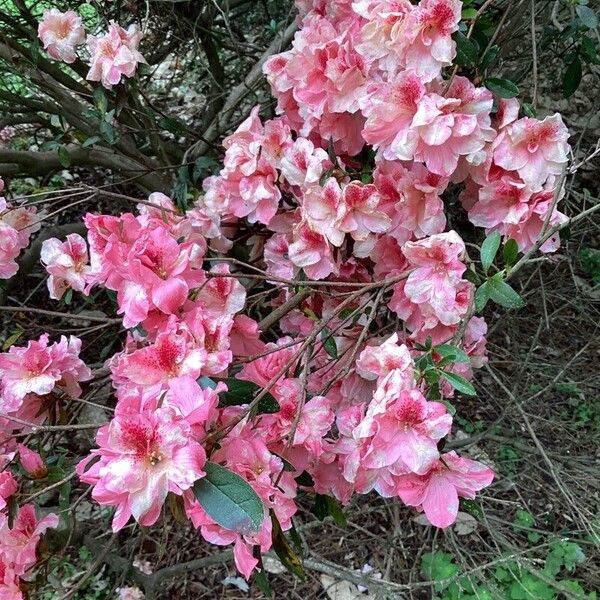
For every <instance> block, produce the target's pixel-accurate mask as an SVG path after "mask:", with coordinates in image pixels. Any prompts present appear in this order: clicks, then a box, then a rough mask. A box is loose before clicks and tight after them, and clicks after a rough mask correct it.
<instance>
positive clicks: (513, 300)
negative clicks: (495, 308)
mask: <svg viewBox="0 0 600 600" xmlns="http://www.w3.org/2000/svg"><path fill="white" fill-rule="evenodd" d="M487 283H488V287H489V296H490V298H491V299H492V300H493V301H494V302H495V303H496V304H499V305H500V306H503V307H504V308H521V307H523V306H525V302H524V301H523V298H521V296H519V294H517V292H515V290H513V289H512V288H511V287H510V285H508V283H506V281H503V280H502V277H501V276H500V273H497V274H496V275H494V276H493V277H492V278H491V279H489V280H488V282H487Z"/></svg>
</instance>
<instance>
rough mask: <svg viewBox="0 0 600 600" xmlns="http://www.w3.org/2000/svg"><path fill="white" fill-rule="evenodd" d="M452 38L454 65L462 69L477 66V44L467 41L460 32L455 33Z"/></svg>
mask: <svg viewBox="0 0 600 600" xmlns="http://www.w3.org/2000/svg"><path fill="white" fill-rule="evenodd" d="M453 37H454V41H455V42H456V64H458V65H461V66H463V67H474V66H475V65H476V64H477V56H478V53H479V47H478V45H477V42H475V41H473V40H471V39H469V38H468V37H467V36H466V35H464V34H463V33H461V32H460V31H457V32H456V33H455V34H454V36H453Z"/></svg>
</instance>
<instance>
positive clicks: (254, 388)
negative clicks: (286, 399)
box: [217, 377, 279, 413]
mask: <svg viewBox="0 0 600 600" xmlns="http://www.w3.org/2000/svg"><path fill="white" fill-rule="evenodd" d="M217 381H224V382H225V383H226V384H227V391H226V392H221V394H220V395H219V396H220V399H221V402H220V405H221V406H239V405H240V404H250V402H252V399H253V398H254V396H256V395H257V394H258V393H259V392H260V390H261V388H260V387H259V386H258V385H256V383H253V382H252V381H244V380H242V379H235V378H234V377H227V378H225V379H217ZM278 411H279V404H278V403H277V400H275V398H274V397H273V395H272V394H270V393H269V392H267V393H266V394H265V395H264V396H263V397H262V398H261V399H260V400H259V401H258V412H259V413H276V412H278Z"/></svg>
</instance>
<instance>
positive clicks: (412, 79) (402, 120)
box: [361, 71, 425, 160]
mask: <svg viewBox="0 0 600 600" xmlns="http://www.w3.org/2000/svg"><path fill="white" fill-rule="evenodd" d="M368 92H369V94H368V95H367V96H366V97H365V99H364V105H363V106H362V107H361V108H362V112H363V114H364V115H365V116H366V117H367V121H366V123H365V127H364V129H363V132H362V134H363V137H364V139H365V140H366V141H367V142H368V143H369V144H372V145H373V148H375V149H378V148H381V154H382V156H383V158H385V159H387V160H396V159H399V160H412V158H413V156H414V151H415V147H416V144H417V135H416V132H415V130H414V129H413V128H412V127H411V125H412V122H413V119H414V117H415V115H416V113H417V110H418V109H419V106H420V104H421V101H422V99H423V97H424V95H425V86H424V85H423V82H422V81H421V79H420V78H419V77H418V76H417V75H415V74H414V73H411V72H410V71H404V72H402V73H400V74H399V75H398V76H397V77H396V78H394V79H393V80H391V81H387V82H382V83H376V84H373V85H371V86H369V88H368Z"/></svg>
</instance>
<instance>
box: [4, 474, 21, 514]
mask: <svg viewBox="0 0 600 600" xmlns="http://www.w3.org/2000/svg"><path fill="white" fill-rule="evenodd" d="M18 488H19V486H18V485H17V482H16V481H15V478H14V477H13V474H12V473H11V472H10V471H0V510H4V509H5V508H6V500H7V499H8V498H10V497H11V496H12V495H13V494H14V493H15V492H16V491H17V489H18Z"/></svg>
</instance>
